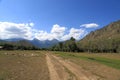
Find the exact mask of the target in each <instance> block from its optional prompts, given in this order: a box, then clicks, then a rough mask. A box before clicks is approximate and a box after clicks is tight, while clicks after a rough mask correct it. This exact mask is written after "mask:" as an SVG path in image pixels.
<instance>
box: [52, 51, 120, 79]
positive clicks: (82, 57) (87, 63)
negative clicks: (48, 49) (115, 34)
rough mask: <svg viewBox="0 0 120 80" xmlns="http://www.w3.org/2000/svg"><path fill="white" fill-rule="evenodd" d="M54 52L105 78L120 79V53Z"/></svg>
mask: <svg viewBox="0 0 120 80" xmlns="http://www.w3.org/2000/svg"><path fill="white" fill-rule="evenodd" d="M54 54H56V55H57V56H60V57H62V58H64V59H67V60H70V61H72V62H74V63H76V64H78V65H79V66H81V67H82V68H83V69H85V70H87V71H90V72H91V73H93V74H95V75H97V76H99V77H101V78H103V80H120V77H119V76H120V54H111V53H96V54H95V53H69V52H54Z"/></svg>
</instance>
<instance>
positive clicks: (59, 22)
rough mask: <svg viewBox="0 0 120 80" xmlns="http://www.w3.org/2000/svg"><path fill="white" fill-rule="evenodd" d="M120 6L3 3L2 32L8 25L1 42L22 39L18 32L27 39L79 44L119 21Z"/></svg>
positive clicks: (33, 0)
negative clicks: (94, 33) (71, 38)
mask: <svg viewBox="0 0 120 80" xmlns="http://www.w3.org/2000/svg"><path fill="white" fill-rule="evenodd" d="M119 3H120V0H0V29H1V28H2V27H3V26H5V25H8V26H7V27H6V26H5V27H4V28H3V29H1V32H0V33H2V34H1V35H0V38H1V39H7V38H15V37H16V36H18V35H17V33H14V32H13V31H14V30H16V29H17V30H19V31H18V32H21V33H19V34H22V36H20V37H21V38H26V39H32V38H38V39H39V40H46V39H54V38H55V39H58V40H66V39H69V38H70V37H71V36H73V37H75V38H76V39H78V40H79V39H81V38H82V37H83V36H85V35H86V34H88V33H89V32H90V31H93V30H96V29H98V28H101V27H103V26H105V25H107V24H109V23H110V22H113V21H116V20H119V19H120V5H119ZM19 24H23V25H22V26H24V28H22V29H21V27H20V25H19ZM31 24H32V25H31ZM89 25H91V27H87V26H89ZM13 26H14V27H13ZM8 28H10V29H8ZM28 28H30V29H31V30H30V29H29V30H28ZM25 31H26V33H25ZM30 31H31V32H30ZM22 32H24V33H22ZM28 32H29V33H28ZM74 33H75V34H74ZM8 34H9V36H8V37H4V36H5V35H8ZM30 34H31V35H32V36H29V35H30ZM58 34H60V35H58ZM44 36H45V37H44ZM46 36H47V37H46ZM28 37H29V38H28Z"/></svg>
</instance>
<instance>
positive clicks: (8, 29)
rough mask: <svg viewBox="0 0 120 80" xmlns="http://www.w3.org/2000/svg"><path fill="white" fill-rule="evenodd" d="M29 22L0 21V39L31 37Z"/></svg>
mask: <svg viewBox="0 0 120 80" xmlns="http://www.w3.org/2000/svg"><path fill="white" fill-rule="evenodd" d="M32 26H33V24H31V23H20V24H17V23H12V22H0V39H9V38H25V39H32V37H33V34H32V28H31V27H32Z"/></svg>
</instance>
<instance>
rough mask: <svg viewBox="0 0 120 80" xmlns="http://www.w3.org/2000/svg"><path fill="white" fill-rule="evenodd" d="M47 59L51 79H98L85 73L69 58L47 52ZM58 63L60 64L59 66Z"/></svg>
mask: <svg viewBox="0 0 120 80" xmlns="http://www.w3.org/2000/svg"><path fill="white" fill-rule="evenodd" d="M46 60H47V64H48V69H49V73H50V79H51V80H98V78H97V77H96V76H94V75H91V74H85V71H84V70H83V69H82V68H80V67H79V66H77V65H76V64H74V63H72V62H70V61H68V60H63V59H62V58H60V57H57V56H55V55H52V54H46ZM55 61H57V62H55ZM56 64H58V66H57V67H56V66H55V65H56ZM60 68H61V69H60ZM63 68H64V69H63ZM66 69H67V70H66ZM60 75H61V76H60Z"/></svg>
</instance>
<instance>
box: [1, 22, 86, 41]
mask: <svg viewBox="0 0 120 80" xmlns="http://www.w3.org/2000/svg"><path fill="white" fill-rule="evenodd" d="M33 26H34V23H12V22H0V39H10V38H24V39H28V40H32V39H34V38H37V39H39V40H41V41H44V40H53V39H57V40H60V41H64V40H68V39H70V38H71V37H74V38H75V39H77V40H79V39H81V38H82V36H85V35H86V30H85V29H76V28H71V29H67V28H66V27H63V26H60V25H58V24H55V25H53V27H52V28H51V31H50V32H49V33H48V32H47V31H43V30H37V29H34V27H33ZM67 32H69V33H67Z"/></svg>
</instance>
